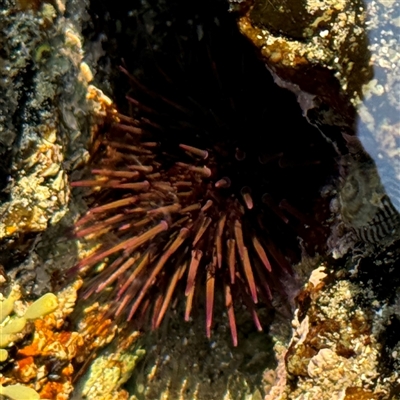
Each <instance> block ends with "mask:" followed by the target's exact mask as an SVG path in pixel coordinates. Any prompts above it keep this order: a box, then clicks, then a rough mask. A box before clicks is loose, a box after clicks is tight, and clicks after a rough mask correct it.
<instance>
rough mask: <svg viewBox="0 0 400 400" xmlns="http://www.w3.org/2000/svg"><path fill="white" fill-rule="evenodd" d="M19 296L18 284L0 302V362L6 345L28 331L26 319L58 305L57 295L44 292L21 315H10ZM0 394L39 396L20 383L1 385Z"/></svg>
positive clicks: (42, 314) (4, 354) (5, 353)
mask: <svg viewBox="0 0 400 400" xmlns="http://www.w3.org/2000/svg"><path fill="white" fill-rule="evenodd" d="M20 297H21V293H20V289H19V287H18V286H15V287H13V289H12V290H11V293H10V295H9V296H8V297H7V298H6V299H5V300H3V301H2V302H1V304H0V321H1V325H0V348H1V350H0V362H4V361H6V360H7V358H8V352H7V350H6V347H9V346H10V345H12V344H14V343H15V342H16V341H19V340H22V339H23V337H24V336H25V334H26V333H27V332H28V330H25V327H26V324H27V323H28V321H34V320H36V319H39V318H42V317H44V316H45V315H48V314H50V313H52V312H53V311H55V310H56V309H57V307H58V300H57V297H56V296H55V295H54V294H53V293H46V294H45V295H43V296H42V297H40V298H39V299H38V300H36V301H35V302H34V303H32V304H31V305H30V306H28V308H27V309H26V311H25V312H24V313H23V315H22V316H18V315H11V314H16V313H15V312H14V305H15V302H16V301H17V300H19V299H20ZM0 394H3V395H6V396H8V397H10V398H11V399H15V400H21V399H27V400H28V399H32V400H34V399H39V398H40V396H39V394H38V393H37V392H36V391H35V390H34V389H32V388H30V387H28V386H26V385H22V384H14V385H8V386H2V385H1V386H0Z"/></svg>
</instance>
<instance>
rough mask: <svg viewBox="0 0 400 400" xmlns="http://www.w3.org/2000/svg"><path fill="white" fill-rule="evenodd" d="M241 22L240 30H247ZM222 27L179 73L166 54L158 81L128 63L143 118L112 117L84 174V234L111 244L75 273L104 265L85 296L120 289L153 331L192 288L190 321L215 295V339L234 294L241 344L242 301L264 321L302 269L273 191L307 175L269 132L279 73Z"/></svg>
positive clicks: (131, 313) (118, 306)
mask: <svg viewBox="0 0 400 400" xmlns="http://www.w3.org/2000/svg"><path fill="white" fill-rule="evenodd" d="M229 21H230V22H229V24H230V28H229V29H228V30H227V31H228V32H229V34H228V37H230V35H231V34H232V33H231V32H232V31H234V32H235V35H236V34H237V32H236V30H234V29H233V28H232V27H233V26H234V23H233V21H232V20H229ZM221 29H222V28H220V26H219V22H218V24H215V26H213V29H211V31H210V32H211V33H210V32H208V31H207V32H204V33H202V35H203V34H204V36H205V38H204V39H203V36H202V39H203V40H197V41H196V42H195V43H194V44H193V43H192V45H191V46H192V49H191V55H190V62H189V63H186V65H185V67H184V70H183V72H184V73H181V72H182V71H180V66H181V60H180V61H179V62H178V63H175V64H174V66H175V67H176V70H177V71H178V73H176V71H175V72H172V73H171V71H172V70H173V68H172V69H171V68H168V67H166V68H163V67H162V66H163V62H162V61H161V62H158V61H157V63H154V65H156V67H154V69H155V70H156V72H157V73H156V77H154V75H152V78H151V80H150V81H151V82H152V83H153V86H156V87H157V88H155V89H153V88H152V87H150V85H148V83H147V82H146V83H143V82H142V81H140V80H138V79H137V78H136V76H134V75H131V74H129V73H128V72H127V70H126V69H125V68H121V69H122V71H123V72H124V73H125V75H126V76H128V78H129V80H130V82H131V93H130V94H129V96H127V100H128V103H129V105H130V109H131V116H126V115H123V114H120V113H117V112H116V113H115V114H113V115H111V116H110V118H109V120H110V123H109V124H108V126H107V128H106V129H105V131H106V132H105V134H102V135H99V137H98V139H97V141H96V143H95V145H94V148H95V149H96V150H95V151H94V154H93V157H92V162H91V163H92V165H94V166H95V168H93V169H92V170H91V174H92V177H90V178H89V179H87V180H80V181H76V182H74V183H73V186H81V187H89V188H92V190H91V200H90V203H91V205H90V209H89V211H88V212H87V214H86V215H85V216H83V217H82V218H81V219H80V220H79V221H78V222H77V224H76V227H75V234H76V237H78V238H97V239H98V238H100V237H101V240H102V245H101V246H100V247H99V248H98V249H97V250H95V251H94V252H93V253H92V254H91V255H90V256H87V257H85V258H84V259H82V260H81V261H80V262H79V263H78V264H77V265H76V266H75V268H74V270H75V271H82V270H85V273H87V274H88V270H90V269H94V267H95V266H96V265H98V264H102V268H101V272H99V273H98V274H95V275H94V278H93V279H92V280H90V279H87V284H86V290H85V292H84V297H85V298H87V297H89V296H91V295H93V294H95V293H101V292H102V291H104V290H105V289H106V288H108V290H109V291H112V292H113V293H114V297H113V298H114V299H115V301H114V302H113V304H114V306H113V311H114V312H115V315H116V316H117V317H119V316H121V315H122V314H125V313H126V314H127V319H128V320H135V321H140V322H142V321H144V320H145V317H146V316H147V315H149V316H150V318H151V325H152V327H153V328H157V327H158V326H159V325H160V323H161V322H162V320H163V318H164V316H165V313H166V311H167V310H168V308H169V307H170V305H171V303H172V301H173V299H175V298H179V297H180V293H182V292H184V295H185V298H186V308H185V320H189V318H190V314H191V311H192V305H193V303H194V302H195V301H196V300H201V296H200V293H205V309H206V333H207V336H208V337H210V335H211V328H212V323H213V309H214V300H215V297H216V296H217V295H218V296H220V295H222V297H223V298H224V301H225V306H226V310H227V314H228V319H229V326H230V330H231V334H232V340H233V344H234V345H235V346H236V345H237V342H238V333H237V326H236V320H235V307H234V305H235V306H236V305H237V304H239V303H240V304H244V305H245V306H246V307H247V309H248V310H249V311H250V313H251V314H252V318H253V320H254V323H255V326H256V327H257V329H258V330H261V329H262V326H261V322H260V320H259V316H258V314H257V304H258V303H259V302H262V303H263V304H270V303H271V300H272V296H273V292H276V291H278V292H281V293H282V292H284V289H283V288H282V284H281V280H280V277H282V275H289V274H290V273H291V272H290V271H291V268H290V265H289V262H288V260H287V258H285V256H283V255H282V253H281V251H280V250H278V248H277V246H276V244H275V243H276V241H278V242H280V243H283V247H284V248H289V247H290V245H289V244H291V243H293V242H296V234H294V235H293V231H292V230H291V227H290V224H288V221H289V218H290V216H289V215H288V214H285V210H283V209H284V208H286V209H287V210H289V211H293V208H292V207H291V206H289V205H288V202H283V203H282V207H279V206H278V205H277V204H278V203H277V202H276V201H275V200H274V195H273V194H272V195H271V192H274V190H275V189H276V188H277V187H278V188H283V189H282V190H281V192H282V193H283V196H285V192H286V193H288V192H292V191H294V192H296V187H297V185H299V184H298V183H296V184H295V185H294V186H295V188H294V190H293V188H289V190H288V188H287V187H286V186H285V185H286V183H285V184H282V183H281V182H282V180H283V181H284V180H285V177H286V176H287V175H290V174H291V173H292V172H290V171H291V170H293V168H292V166H293V165H291V164H290V162H289V163H288V157H287V155H286V154H285V153H282V152H281V151H280V150H279V145H281V144H282V142H285V139H283V140H282V138H279V139H278V140H276V138H277V137H278V136H280V134H279V133H278V134H277V133H275V132H271V133H269V132H267V128H266V126H268V125H267V124H268V121H269V120H270V118H271V117H270V112H271V111H270V109H269V108H271V109H273V107H271V100H268V102H267V103H266V102H265V101H264V100H261V99H260V96H259V95H260V93H262V92H263V90H264V86H263V85H264V80H265V79H267V80H268V82H270V77H269V76H268V73H267V71H266V70H265V69H264V68H263V66H262V65H261V64H259V63H258V60H255V61H256V63H257V67H256V70H257V73H256V74H255V77H254V76H253V74H254V69H252V68H253V66H251V67H250V69H248V67H247V59H246V57H247V56H248V54H250V53H249V51H248V47H246V50H244V52H243V54H241V53H240V50H238V49H237V48H235V44H234V45H227V44H229V43H230V42H229V40H228V41H227V39H226V37H222V38H220V37H218V35H219V32H220V30H221ZM216 32H217V33H216ZM225 32H226V31H225ZM208 35H209V36H212V37H206V36H208ZM239 41H240V43H241V44H240V46H242V45H244V46H246V45H247V43H245V44H243V43H244V42H243V40H242V38H240V39H239ZM235 43H236V44H237V43H238V42H237V41H236V42H235ZM216 47H217V48H216ZM251 59H252V60H254V57H253V56H252V57H251ZM252 63H253V61H252ZM221 65H222V67H221ZM252 65H253V64H252ZM170 73H171V74H172V75H174V77H173V78H171V75H170ZM179 75H182V77H181V78H179ZM259 76H263V78H262V80H261V81H259V80H257V79H258V78H259ZM265 77H266V78H265ZM155 81H158V82H162V83H161V84H158V85H157V84H155V83H154V82H155ZM171 82H172V83H171ZM264 97H265V93H264ZM272 102H273V101H272ZM282 125H284V124H282ZM267 137H268V138H269V139H268V140H265V138H267ZM277 143H279V145H277ZM295 165H296V164H295ZM296 168H297V167H296ZM288 171H289V172H288ZM295 175H296V174H295ZM295 179H297V178H296V177H295ZM290 182H293V179H291V181H290ZM290 182H288V183H287V184H291V183H290ZM299 186H301V185H299ZM271 187H275V189H274V188H272V189H271ZM299 197H301V195H299ZM294 213H296V212H294ZM292 214H293V212H292ZM178 286H182V287H183V290H182V291H179V290H178ZM197 297H199V299H197Z"/></svg>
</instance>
